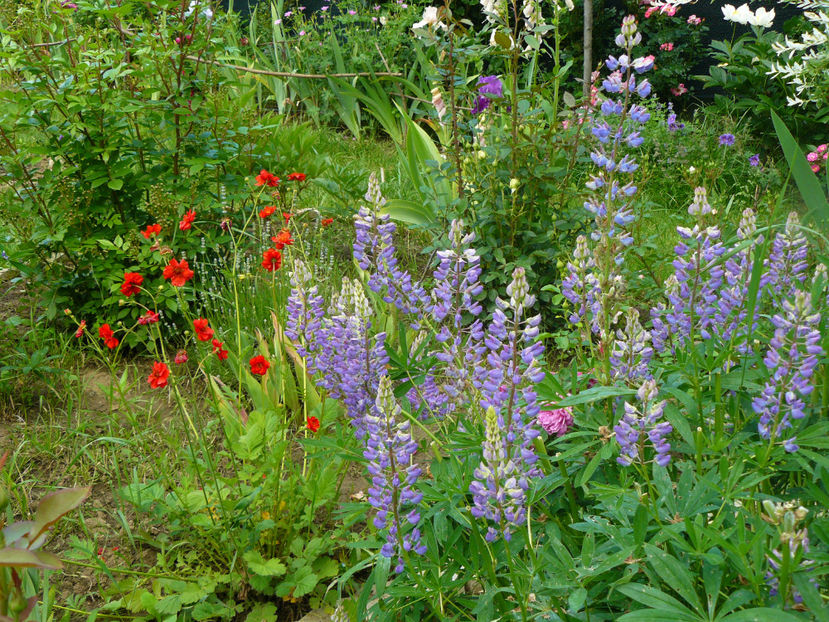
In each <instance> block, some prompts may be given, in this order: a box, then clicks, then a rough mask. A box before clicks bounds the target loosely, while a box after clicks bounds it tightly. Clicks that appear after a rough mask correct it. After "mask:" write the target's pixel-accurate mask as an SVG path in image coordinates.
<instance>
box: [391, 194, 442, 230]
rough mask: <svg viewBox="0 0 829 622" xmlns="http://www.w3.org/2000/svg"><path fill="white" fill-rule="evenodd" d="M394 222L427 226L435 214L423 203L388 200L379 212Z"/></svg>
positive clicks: (433, 219) (432, 220)
mask: <svg viewBox="0 0 829 622" xmlns="http://www.w3.org/2000/svg"><path fill="white" fill-rule="evenodd" d="M381 211H382V213H384V214H388V215H389V216H391V217H392V218H394V219H395V220H399V221H401V222H406V223H409V224H411V225H428V224H431V223H433V222H434V221H435V214H434V213H433V212H432V209H431V208H430V207H429V206H428V205H426V204H425V203H419V202H417V201H407V200H406V199H390V200H388V201H386V204H385V206H383V209H382V210H381Z"/></svg>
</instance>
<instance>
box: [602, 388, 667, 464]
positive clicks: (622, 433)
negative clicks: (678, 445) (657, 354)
mask: <svg viewBox="0 0 829 622" xmlns="http://www.w3.org/2000/svg"><path fill="white" fill-rule="evenodd" d="M657 394H658V389H657V387H656V382H655V381H654V380H646V381H645V382H644V383H642V386H640V387H639V390H638V391H637V392H636V397H637V398H638V399H639V402H640V403H641V406H640V407H638V408H637V407H636V406H634V405H633V404H631V403H630V402H625V414H624V415H623V416H622V418H621V419H620V420H619V423H617V424H616V426H615V427H614V428H613V431H614V433H615V434H616V442H617V443H619V449H620V450H621V452H620V454H619V457H618V458H616V461H617V462H618V463H619V464H621V465H622V466H630V465H631V464H633V463H634V462H639V463H643V462H644V455H643V451H644V437H645V436H647V437H648V440H649V441H650V443H651V445H652V446H653V449H654V451H655V452H656V454H655V456H654V462H656V464H658V465H659V466H667V465H668V463H669V462H670V461H671V454H670V451H671V445H670V443H668V441H667V436H668V434H670V433H671V432H672V431H673V426H671V424H670V423H668V422H667V421H659V420H660V419H661V418H662V413H663V411H664V410H665V401H664V400H663V401H661V402H657V401H655V400H656V397H657Z"/></svg>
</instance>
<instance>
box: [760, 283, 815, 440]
mask: <svg viewBox="0 0 829 622" xmlns="http://www.w3.org/2000/svg"><path fill="white" fill-rule="evenodd" d="M819 322H820V314H819V313H816V312H815V311H814V309H813V308H812V299H811V296H810V295H809V294H808V293H806V292H803V291H799V290H798V291H796V292H795V294H794V302H791V301H789V300H784V301H783V313H782V314H780V313H778V314H776V315H775V316H774V317H773V318H772V324H774V327H775V331H774V337H772V339H771V341H770V342H769V349H768V351H767V352H766V356H765V358H764V359H763V362H764V363H765V365H766V367H767V368H768V370H769V373H770V374H771V375H770V377H769V379H768V381H767V382H766V384H765V386H764V387H763V391H762V393H761V394H760V395H758V396H757V397H756V398H754V401H753V402H752V406H753V408H754V412H756V413H757V414H758V415H760V420H759V422H758V426H757V427H758V430H759V432H760V436H761V437H762V438H765V439H770V440H772V441H774V440H777V439H780V438H782V437H783V436H784V435H785V433H786V430H788V429H789V428H791V427H792V419H803V418H804V417H805V416H806V410H805V409H806V403H805V401H804V398H805V397H807V396H808V395H810V394H811V393H812V391H813V389H814V386H813V385H812V384H811V382H810V380H811V377H812V374H813V373H814V370H815V367H816V366H817V364H818V357H819V356H820V355H821V354H823V348H822V347H821V346H820V331H819V330H818V329H817V326H818V323H819ZM784 447H785V449H786V451H788V452H794V451H797V449H798V446H797V444H796V438H795V437H790V438H787V439H785V441H784Z"/></svg>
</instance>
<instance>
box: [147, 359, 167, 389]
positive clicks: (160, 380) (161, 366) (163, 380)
mask: <svg viewBox="0 0 829 622" xmlns="http://www.w3.org/2000/svg"><path fill="white" fill-rule="evenodd" d="M169 377H170V368H169V367H167V365H166V364H165V363H159V362H158V361H156V362H155V363H153V370H152V371H151V372H150V376H149V377H148V378H147V382H149V383H150V386H151V387H152V388H153V389H160V388H161V387H166V386H167V378H169Z"/></svg>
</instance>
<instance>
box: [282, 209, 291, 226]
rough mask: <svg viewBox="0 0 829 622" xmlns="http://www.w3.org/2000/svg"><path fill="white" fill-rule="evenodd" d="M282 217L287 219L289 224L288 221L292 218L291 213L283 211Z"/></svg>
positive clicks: (286, 221) (286, 222)
mask: <svg viewBox="0 0 829 622" xmlns="http://www.w3.org/2000/svg"><path fill="white" fill-rule="evenodd" d="M282 218H284V219H285V224H286V225H287V224H288V221H289V220H291V214H290V213H288V212H282Z"/></svg>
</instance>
